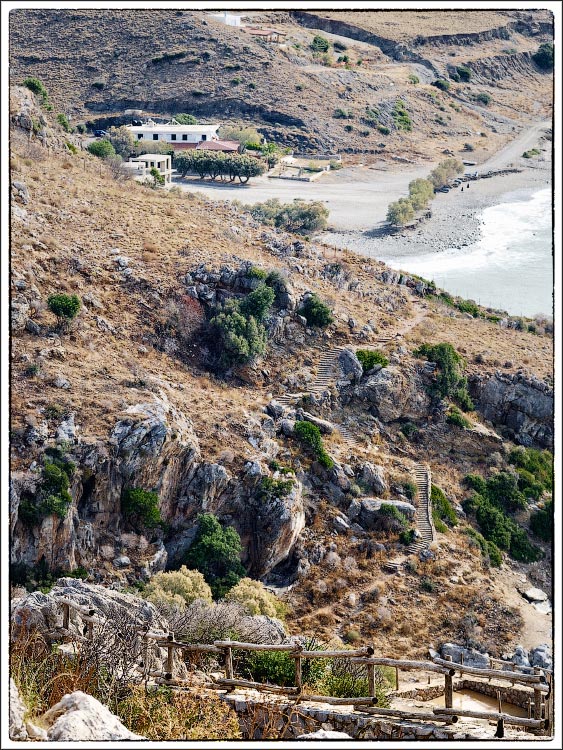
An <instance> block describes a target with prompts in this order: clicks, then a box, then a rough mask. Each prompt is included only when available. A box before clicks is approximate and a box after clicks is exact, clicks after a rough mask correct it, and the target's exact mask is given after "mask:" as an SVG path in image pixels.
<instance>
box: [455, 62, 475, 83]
mask: <svg viewBox="0 0 563 750" xmlns="http://www.w3.org/2000/svg"><path fill="white" fill-rule="evenodd" d="M456 71H457V74H458V76H459V80H460V81H465V82H467V83H468V82H469V81H470V80H471V70H470V69H469V68H468V67H467V65H458V67H457V68H456Z"/></svg>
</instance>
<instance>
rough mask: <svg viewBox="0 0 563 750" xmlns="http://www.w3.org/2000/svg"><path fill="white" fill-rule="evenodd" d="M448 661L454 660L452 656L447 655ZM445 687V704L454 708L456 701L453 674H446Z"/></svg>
mask: <svg viewBox="0 0 563 750" xmlns="http://www.w3.org/2000/svg"><path fill="white" fill-rule="evenodd" d="M446 661H452V657H451V656H446ZM444 682H445V689H444V706H445V707H446V708H453V703H454V684H453V677H452V675H451V674H449V673H448V674H446V675H444Z"/></svg>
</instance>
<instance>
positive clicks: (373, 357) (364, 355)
mask: <svg viewBox="0 0 563 750" xmlns="http://www.w3.org/2000/svg"><path fill="white" fill-rule="evenodd" d="M356 357H357V358H358V360H359V361H360V364H361V365H362V369H363V371H364V373H366V372H369V371H370V370H372V369H373V368H374V367H375V366H376V365H381V367H387V365H388V364H389V360H388V359H387V357H386V356H385V354H383V353H382V352H378V351H373V350H371V349H358V351H357V352H356Z"/></svg>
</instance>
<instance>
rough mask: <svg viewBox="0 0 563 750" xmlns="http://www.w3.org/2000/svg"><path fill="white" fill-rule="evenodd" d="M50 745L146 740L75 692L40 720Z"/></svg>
mask: <svg viewBox="0 0 563 750" xmlns="http://www.w3.org/2000/svg"><path fill="white" fill-rule="evenodd" d="M41 723H42V724H43V725H46V726H47V727H48V730H47V739H48V740H49V741H50V742H73V743H74V742H102V741H106V742H116V741H123V740H144V739H146V738H145V737H142V736H141V735H140V734H134V733H133V732H131V731H129V729H127V727H125V726H124V725H123V724H122V723H121V721H120V720H119V719H118V717H117V716H114V714H112V713H111V711H110V710H109V709H108V708H107V707H106V706H104V705H102V704H101V703H100V702H99V701H97V700H96V699H95V698H93V697H92V696H91V695H87V694H86V693H83V692H82V691H81V690H76V691H75V692H74V693H70V694H68V695H65V696H64V697H63V698H61V700H60V701H59V702H58V703H56V704H55V705H54V706H52V707H51V708H50V709H49V710H48V711H46V713H44V714H43V716H42V717H41Z"/></svg>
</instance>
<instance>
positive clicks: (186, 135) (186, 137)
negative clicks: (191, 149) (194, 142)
mask: <svg viewBox="0 0 563 750" xmlns="http://www.w3.org/2000/svg"><path fill="white" fill-rule="evenodd" d="M182 140H183V141H187V140H188V134H187V133H182Z"/></svg>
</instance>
